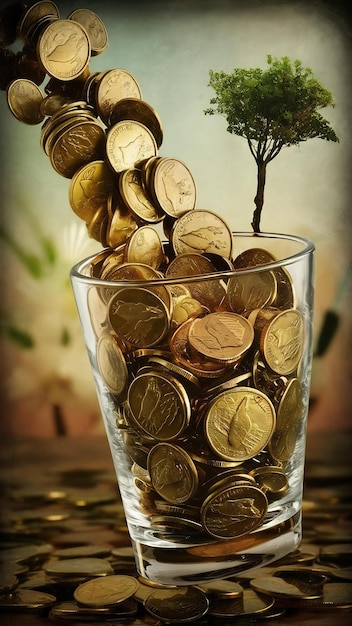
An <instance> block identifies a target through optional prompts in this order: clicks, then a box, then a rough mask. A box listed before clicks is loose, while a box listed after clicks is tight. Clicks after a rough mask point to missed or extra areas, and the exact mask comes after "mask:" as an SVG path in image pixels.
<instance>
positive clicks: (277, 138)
mask: <svg viewBox="0 0 352 626" xmlns="http://www.w3.org/2000/svg"><path fill="white" fill-rule="evenodd" d="M267 63H268V68H267V69H265V70H262V69H260V68H251V69H245V68H236V69H234V71H233V72H232V74H227V73H225V72H223V71H220V72H215V71H213V70H210V72H209V75H210V82H209V86H210V87H212V88H213V89H214V91H215V94H216V96H215V97H213V98H211V100H210V104H211V107H210V108H208V109H206V110H205V111H204V112H205V114H208V115H214V114H215V113H218V114H220V115H222V116H224V117H225V118H226V121H227V130H228V132H229V133H231V134H233V135H239V136H240V137H244V138H245V139H246V140H247V142H248V146H249V149H250V151H251V154H252V156H253V157H254V159H255V161H256V163H257V168H258V176H257V194H256V197H255V199H254V202H255V205H256V209H255V211H254V214H253V221H252V226H253V229H254V231H255V232H259V231H260V216H261V210H262V207H263V203H264V186H265V179H266V166H267V165H268V163H270V161H272V160H273V159H274V158H275V157H276V156H277V155H278V154H279V153H280V151H281V149H282V148H283V147H284V146H293V145H298V144H299V143H301V142H302V141H307V139H313V138H319V139H326V140H327V141H335V142H336V141H338V138H337V136H336V134H335V132H334V130H333V129H332V128H331V126H330V124H329V122H328V121H327V120H326V119H324V117H323V116H322V115H321V114H320V113H319V111H318V110H319V109H322V108H325V107H327V106H334V102H333V97H332V94H331V93H330V92H329V91H328V90H327V89H325V87H323V85H322V84H321V83H320V82H319V81H318V80H317V78H315V76H314V75H313V72H312V70H311V69H310V68H304V67H303V66H302V63H301V61H298V60H295V61H291V60H290V59H289V58H288V57H282V58H281V59H278V58H274V57H272V56H271V55H268V57H267Z"/></svg>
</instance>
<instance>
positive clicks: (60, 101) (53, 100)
mask: <svg viewBox="0 0 352 626" xmlns="http://www.w3.org/2000/svg"><path fill="white" fill-rule="evenodd" d="M68 102H69V98H68V97H67V96H63V95H61V94H58V93H53V94H51V95H50V96H46V97H45V98H43V100H42V102H41V103H40V112H41V114H42V115H43V116H44V117H51V116H52V115H55V113H57V112H58V111H59V110H60V109H61V107H62V105H64V104H67V103H68Z"/></svg>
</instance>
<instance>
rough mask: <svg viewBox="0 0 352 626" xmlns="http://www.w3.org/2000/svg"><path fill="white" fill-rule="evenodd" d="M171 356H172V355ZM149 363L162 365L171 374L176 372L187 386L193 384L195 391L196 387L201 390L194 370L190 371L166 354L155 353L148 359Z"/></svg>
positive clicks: (157, 365)
mask: <svg viewBox="0 0 352 626" xmlns="http://www.w3.org/2000/svg"><path fill="white" fill-rule="evenodd" d="M170 358H172V356H171V355H170ZM148 364H151V365H152V366H154V367H158V368H159V367H160V369H161V370H165V371H166V372H169V373H170V374H174V376H176V377H177V378H178V379H179V380H181V382H182V383H183V384H184V385H185V386H186V387H187V385H188V383H191V384H192V389H193V391H194V390H195V389H196V390H197V391H199V381H198V378H197V377H196V376H194V374H192V372H189V371H188V370H187V369H186V368H184V367H180V366H179V365H177V363H174V362H173V361H171V360H170V359H168V358H166V357H165V355H164V356H160V355H158V354H153V355H151V356H150V357H149V359H148Z"/></svg>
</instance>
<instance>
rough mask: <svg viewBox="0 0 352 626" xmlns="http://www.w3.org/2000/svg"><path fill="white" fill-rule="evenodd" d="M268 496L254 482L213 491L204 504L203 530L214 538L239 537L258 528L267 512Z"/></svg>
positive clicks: (202, 511)
mask: <svg viewBox="0 0 352 626" xmlns="http://www.w3.org/2000/svg"><path fill="white" fill-rule="evenodd" d="M267 507H268V503H267V499H266V497H265V495H264V494H263V492H262V491H261V490H260V489H258V488H257V487H253V486H252V485H241V486H227V487H225V488H224V489H220V490H219V491H217V492H215V493H211V494H210V495H209V496H208V497H207V498H206V499H205V500H204V502H203V504H202V506H201V511H200V513H201V518H202V523H203V526H204V529H205V530H206V531H207V532H208V533H209V534H210V535H212V536H213V537H217V538H218V539H227V538H231V537H240V536H242V535H245V534H247V533H250V532H252V531H253V530H255V529H256V528H258V527H259V526H260V525H261V523H262V521H263V519H264V516H265V514H266V511H267Z"/></svg>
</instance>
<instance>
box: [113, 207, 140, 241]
mask: <svg viewBox="0 0 352 626" xmlns="http://www.w3.org/2000/svg"><path fill="white" fill-rule="evenodd" d="M136 228H137V222H136V220H135V219H134V217H133V215H132V214H131V213H130V212H129V211H128V209H127V208H126V207H125V206H124V205H122V204H116V203H114V210H113V213H112V216H111V218H110V219H109V221H108V225H107V235H106V239H107V244H108V246H109V247H110V248H117V247H118V246H121V245H122V244H124V243H126V241H127V240H128V238H129V237H130V236H131V235H132V233H133V232H134V231H135V230H136Z"/></svg>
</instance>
